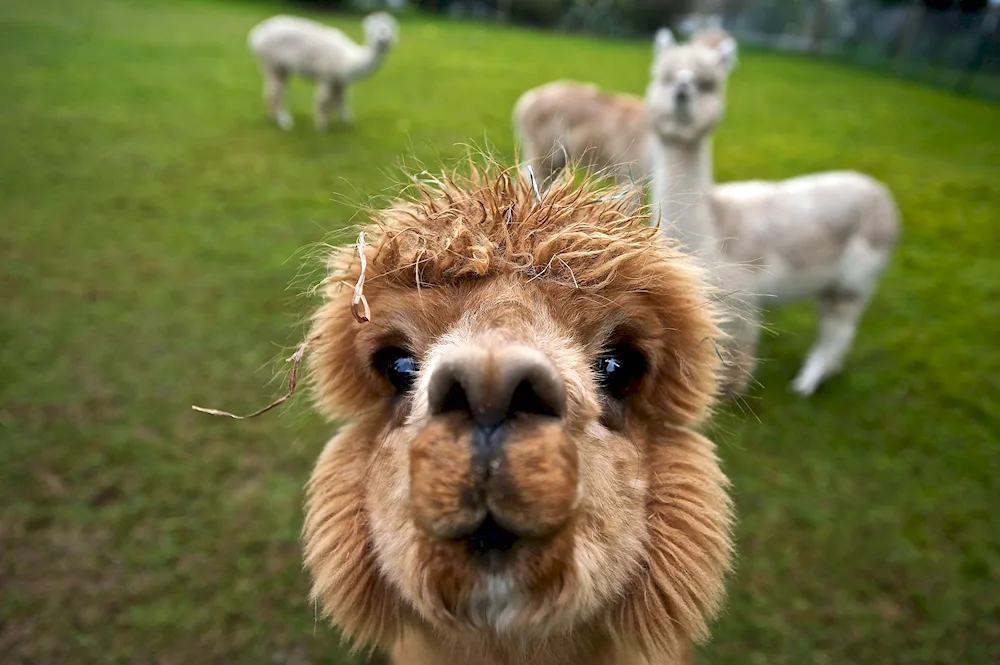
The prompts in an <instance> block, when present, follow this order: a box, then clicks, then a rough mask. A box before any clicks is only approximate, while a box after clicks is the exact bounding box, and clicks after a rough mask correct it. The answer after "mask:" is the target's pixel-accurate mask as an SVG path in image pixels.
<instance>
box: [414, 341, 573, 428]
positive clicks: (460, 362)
mask: <svg viewBox="0 0 1000 665" xmlns="http://www.w3.org/2000/svg"><path fill="white" fill-rule="evenodd" d="M428 406H429V410H430V414H431V415H435V416H436V415H442V414H446V413H465V414H468V415H469V416H470V417H471V419H472V420H473V422H475V423H476V425H477V427H480V428H485V429H487V430H489V431H490V432H492V431H493V430H494V429H496V427H497V426H498V425H499V424H500V423H501V422H503V421H504V420H507V419H509V418H513V417H516V416H518V415H535V416H547V417H552V418H562V417H563V415H564V412H565V408H566V396H565V390H564V388H563V381H562V377H561V376H560V375H559V373H558V372H557V371H556V369H555V367H553V366H552V363H551V362H550V361H549V360H548V358H546V357H545V356H544V355H543V354H541V353H539V352H538V351H535V350H533V349H525V348H520V347H514V348H508V349H503V350H501V351H499V352H495V353H492V354H487V353H485V352H482V351H478V350H469V351H461V352H457V353H456V354H455V355H454V356H452V357H450V358H448V359H447V360H446V361H444V362H442V363H441V365H440V366H439V367H437V368H436V369H435V370H434V371H433V372H432V373H431V377H430V384H429V389H428Z"/></svg>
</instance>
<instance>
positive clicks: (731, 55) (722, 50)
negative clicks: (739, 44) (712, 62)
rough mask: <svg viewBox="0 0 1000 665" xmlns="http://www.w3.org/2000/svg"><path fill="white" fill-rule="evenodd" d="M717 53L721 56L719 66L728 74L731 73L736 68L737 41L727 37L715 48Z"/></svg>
mask: <svg viewBox="0 0 1000 665" xmlns="http://www.w3.org/2000/svg"><path fill="white" fill-rule="evenodd" d="M715 52H716V53H718V54H719V64H721V65H722V67H723V68H724V69H725V70H726V73H727V74H728V73H729V72H731V71H732V70H733V67H735V66H736V40H735V39H733V38H732V37H728V36H727V37H726V38H725V39H723V40H722V41H721V42H719V44H718V46H716V47H715Z"/></svg>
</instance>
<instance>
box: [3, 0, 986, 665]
mask: <svg viewBox="0 0 1000 665" xmlns="http://www.w3.org/2000/svg"><path fill="white" fill-rule="evenodd" d="M280 9H285V8H284V7H282V6H280V5H278V4H274V5H269V4H267V3H259V2H258V3H245V4H240V3H224V2H208V1H206V2H195V1H191V0H176V1H172V0H171V1H168V0H144V1H143V2H128V1H126V0H88V2H59V1H58V0H32V1H31V2H17V1H16V0H0V67H2V70H3V76H0V250H2V263H0V293H2V297H3V301H2V302H3V310H2V317H0V437H2V438H0V474H2V476H0V661H3V662H4V663H22V662H23V663H29V662H30V663H154V662H155V663H164V664H168V663H221V662H226V663H348V662H355V661H352V660H351V659H350V658H348V657H347V656H345V655H343V654H342V652H341V651H340V649H339V647H338V638H337V636H336V634H335V632H334V631H332V630H331V629H329V628H328V627H327V625H326V624H325V623H324V621H323V620H322V618H318V617H317V614H316V612H315V609H314V608H313V607H311V606H310V604H309V602H308V600H307V595H308V581H307V578H306V576H305V574H304V573H303V572H302V571H301V563H300V561H301V559H300V547H299V543H298V534H299V528H300V524H301V519H302V518H301V503H302V486H303V483H304V482H305V480H306V478H307V476H308V473H309V471H310V467H311V465H312V463H313V461H314V459H315V458H316V456H317V454H318V453H319V451H320V449H321V447H322V446H323V444H324V442H325V441H326V440H327V439H328V438H329V436H330V435H331V434H332V432H333V431H334V426H332V425H330V424H326V423H323V422H321V421H320V420H319V419H318V418H317V417H316V416H314V415H312V413H311V411H310V409H309V404H308V400H307V398H306V397H305V395H304V394H300V395H298V396H297V397H296V398H295V400H293V402H292V403H291V405H290V406H288V407H287V408H283V409H282V410H280V411H278V412H272V413H271V414H269V415H267V416H264V417H261V418H259V419H256V420H252V421H246V422H235V421H232V420H227V419H216V418H212V417H210V416H205V415H200V414H197V413H194V412H192V411H191V410H190V405H191V404H202V405H207V406H214V407H221V408H226V409H232V410H236V411H241V412H247V411H251V410H253V409H255V408H257V407H259V406H261V405H263V404H265V403H266V402H267V401H269V400H270V399H271V398H273V397H274V396H276V395H278V394H280V392H281V390H282V385H281V383H280V381H281V378H282V376H283V375H282V374H281V373H280V372H279V371H278V369H279V368H280V359H281V358H282V357H283V356H284V355H287V352H286V351H287V349H289V348H292V347H294V345H295V344H296V343H297V342H298V340H299V339H300V335H301V333H302V321H303V318H304V316H305V315H306V314H307V313H308V311H309V307H310V304H311V301H310V300H309V298H308V297H306V296H304V295H303V293H304V291H305V289H306V287H307V286H308V284H309V283H311V280H312V279H313V278H315V276H316V275H318V274H319V271H318V267H317V266H316V265H315V261H314V260H313V259H312V258H310V257H311V252H312V250H313V249H314V248H315V244H316V243H317V242H319V241H321V240H322V239H323V238H324V237H326V236H327V234H328V233H329V232H331V231H336V230H337V229H343V228H344V227H345V226H346V225H347V224H348V223H349V221H350V219H351V217H352V215H353V214H354V211H353V208H352V206H351V205H350V201H364V200H365V199H366V197H367V196H369V195H372V194H376V193H379V192H381V191H383V190H384V189H385V188H386V187H389V186H391V185H392V183H393V180H394V178H395V177H396V176H394V175H393V174H392V168H393V166H394V165H395V164H397V163H398V162H399V160H400V158H402V157H405V156H408V155H409V156H416V157H418V158H421V159H423V160H424V161H426V162H428V163H431V164H434V163H435V162H436V160H438V159H439V158H440V159H444V160H446V161H447V160H450V159H453V158H456V157H458V156H459V155H461V154H463V151H464V148H463V146H462V145H461V144H462V143H466V142H477V143H483V142H484V141H488V142H489V143H490V144H491V145H493V146H494V147H495V148H496V150H497V151H498V153H499V154H500V155H502V156H504V157H510V156H511V155H512V154H513V145H512V137H511V131H510V123H509V116H510V109H511V106H512V104H513V102H514V100H515V99H516V98H517V96H518V95H519V94H520V93H521V92H522V91H523V90H525V89H527V88H529V87H531V86H533V85H536V84H538V83H542V82H544V81H547V80H551V79H554V78H562V77H571V78H577V79H583V80H592V81H595V82H597V83H599V84H601V85H604V86H608V87H611V88H616V89H621V90H628V91H633V92H640V91H641V90H642V89H643V87H644V83H645V79H646V75H647V70H648V58H649V47H648V45H647V44H645V43H634V42H632V43H627V42H610V41H597V40H592V39H586V38H574V37H567V36H558V35H547V34H542V33H537V32H531V31H525V30H519V29H512V28H510V29H508V28H500V27H494V26H483V25H474V24H465V23H451V22H446V21H437V20H432V19H430V18H421V17H407V18H405V19H404V20H403V24H402V40H401V43H400V45H399V47H398V50H397V51H396V52H394V53H393V54H392V56H391V58H390V59H389V60H388V62H387V64H386V66H385V68H384V69H383V70H382V71H381V72H379V73H378V74H377V75H376V76H375V77H373V78H372V79H370V80H367V81H365V82H362V83H360V84H358V85H357V86H356V87H355V88H354V89H352V91H351V95H352V99H351V104H352V107H353V109H354V111H355V113H356V116H357V125H356V126H355V127H353V128H350V129H339V128H337V129H334V130H333V131H331V132H330V133H328V134H326V135H317V134H315V133H314V132H313V131H312V128H311V125H310V122H309V117H308V110H309V107H310V94H311V90H310V89H309V87H307V86H305V85H303V84H301V83H299V84H297V85H295V86H294V87H293V94H292V102H291V103H292V107H293V110H294V112H295V114H296V118H297V120H298V123H299V124H298V127H297V128H296V130H295V131H294V132H292V133H282V132H280V131H278V130H277V129H275V128H274V127H273V126H271V125H269V124H268V123H267V122H266V121H265V119H264V117H263V112H262V108H261V104H260V99H259V78H258V74H257V71H256V68H255V66H254V64H253V62H252V61H251V59H250V57H249V55H248V54H247V52H246V47H245V41H244V40H245V35H246V32H247V30H248V29H249V28H250V26H252V25H253V24H254V23H255V22H256V21H258V20H260V19H261V18H263V17H265V16H266V15H268V14H270V13H273V12H275V11H278V10H280ZM323 19H324V20H328V21H330V22H331V23H335V24H337V25H340V26H343V27H344V28H345V29H346V30H348V32H350V33H351V34H352V35H354V36H356V37H359V36H360V30H359V20H358V17H350V16H325V17H323ZM730 90H731V92H730V105H731V108H730V112H729V114H728V117H727V119H726V120H725V123H724V124H723V126H722V128H721V130H720V131H719V133H718V137H717V141H716V162H717V171H718V176H719V179H720V180H730V179H741V178H758V177H785V176H791V175H795V174H799V173H803V172H808V171H813V170H822V169H831V168H858V169H862V170H864V171H867V172H869V173H871V174H873V175H875V176H877V177H880V178H882V179H884V180H885V181H886V182H887V183H888V184H889V185H890V186H891V187H892V189H893V190H894V191H895V193H896V194H897V196H898V199H899V202H900V204H901V207H902V210H903V214H904V218H905V227H906V230H905V237H904V239H903V242H902V245H901V246H900V248H899V251H898V253H897V255H896V256H895V259H894V262H893V264H892V267H891V268H890V270H889V271H888V273H887V274H886V276H885V278H884V281H883V283H882V287H881V290H880V292H879V294H878V297H877V298H876V299H875V301H874V302H873V304H872V306H871V309H870V311H869V312H868V315H867V317H866V318H865V320H864V325H863V326H862V329H861V331H860V335H859V339H858V341H857V345H856V347H855V349H854V351H853V353H852V354H851V356H850V359H849V362H848V365H847V368H846V373H845V374H844V375H843V376H841V377H839V378H837V379H835V380H833V381H831V382H830V383H829V384H828V385H826V386H825V387H824V388H823V389H822V390H821V392H820V393H819V394H817V395H816V396H815V397H814V398H813V399H811V400H808V401H804V400H800V399H796V398H794V397H793V396H792V395H791V394H790V393H788V392H787V390H786V385H787V382H788V381H789V380H790V379H791V377H792V375H793V373H794V371H795V370H796V369H797V366H798V363H799V362H800V360H801V358H802V357H803V356H804V354H805V352H806V350H807V348H808V346H809V344H810V342H811V339H812V335H813V328H812V325H813V317H812V313H811V310H810V308H809V306H808V304H802V305H800V306H793V307H788V308H785V309H783V310H781V311H779V312H774V313H772V314H770V315H769V316H768V322H769V326H770V329H771V330H772V331H773V333H774V334H769V335H767V336H766V337H765V341H764V344H763V347H762V349H761V354H762V356H763V357H764V359H765V361H766V362H765V363H764V364H763V365H762V367H761V370H760V373H759V376H758V379H759V381H760V383H761V387H760V388H759V389H757V390H756V391H755V392H754V393H753V394H752V395H751V396H750V397H749V399H748V400H747V404H746V405H743V406H742V407H741V408H730V409H726V410H724V411H723V412H722V413H721V414H720V416H719V417H718V418H717V420H716V421H715V423H714V424H713V425H711V426H710V428H709V430H710V432H711V434H712V435H713V436H714V438H715V439H716V440H717V441H718V442H719V444H720V448H721V454H722V457H723V458H724V463H725V466H726V469H727V470H728V472H729V474H730V475H731V477H732V480H733V488H734V492H735V495H736V498H737V502H738V507H739V514H740V523H739V528H738V532H737V535H738V541H739V542H738V547H739V554H740V558H739V562H738V567H737V570H736V573H735V574H734V575H733V577H732V579H731V582H730V587H729V588H730V601H729V604H728V607H727V610H726V613H725V615H724V616H723V617H722V618H721V619H720V620H719V621H718V622H717V624H716V625H715V630H714V639H713V641H712V642H711V643H710V644H709V645H708V646H706V647H705V649H704V654H703V655H704V662H713V663H732V664H734V665H735V664H737V663H739V664H745V663H788V664H792V663H794V664H802V663H816V664H822V663H831V664H832V663H880V664H882V665H886V664H891V663H899V664H907V665H914V664H923V663H926V664H931V663H941V664H945V663H947V664H958V663H968V664H979V663H982V664H984V665H985V664H992V663H997V662H1000V433H998V430H1000V378H998V377H1000V354H998V351H997V342H998V340H1000V305H998V301H1000V261H998V258H997V257H998V254H1000V242H998V233H997V230H996V227H997V224H998V222H1000V219H998V212H997V211H998V210H1000V180H998V178H997V174H998V173H1000V148H998V135H997V127H1000V108H998V107H996V106H991V105H988V104H986V103H981V102H976V101H970V100H968V99H962V98H958V97H954V96H951V95H948V94H943V93H940V92H935V91H930V90H925V89H922V88H919V87H915V86H912V85H908V84H904V83H900V82H896V81H893V80H890V79H887V78H881V77H878V76H875V75H871V74H869V73H863V72H860V71H858V70H852V69H846V68H842V67H839V66H836V65H832V64H828V63H820V62H810V61H805V60H799V59H795V58H790V57H782V56H773V55H761V54H755V53H746V54H744V55H743V56H742V58H741V64H740V66H739V68H738V69H737V70H736V71H735V72H734V74H733V77H732V84H731V89H730Z"/></svg>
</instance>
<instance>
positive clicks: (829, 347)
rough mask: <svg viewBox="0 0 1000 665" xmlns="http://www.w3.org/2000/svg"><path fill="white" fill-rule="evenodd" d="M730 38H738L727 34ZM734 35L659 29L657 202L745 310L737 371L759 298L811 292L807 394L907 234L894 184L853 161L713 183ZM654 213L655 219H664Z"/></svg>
mask: <svg viewBox="0 0 1000 665" xmlns="http://www.w3.org/2000/svg"><path fill="white" fill-rule="evenodd" d="M730 41H731V40H730ZM734 54H735V44H734V43H733V44H726V43H724V42H720V44H719V45H717V46H715V47H713V46H711V45H708V44H704V43H701V44H692V43H688V44H684V45H678V44H676V43H674V42H673V38H672V35H670V33H669V32H661V33H660V34H659V35H658V38H657V48H656V56H655V58H654V63H653V69H652V78H651V81H650V83H649V86H648V88H647V92H646V103H647V112H648V114H649V121H650V126H651V127H652V129H653V134H654V135H655V137H656V140H655V141H653V143H652V145H653V152H652V161H653V205H654V208H655V209H656V213H658V214H659V220H660V221H659V223H660V225H661V227H662V228H663V229H664V230H665V231H666V232H667V233H669V234H671V235H673V236H674V237H676V238H678V239H679V240H681V241H682V242H683V243H684V244H685V245H686V246H687V247H688V248H689V250H690V251H692V252H694V253H696V254H699V255H700V256H702V257H703V258H704V259H705V260H706V261H707V262H708V263H709V264H710V265H712V266H713V267H714V268H715V270H716V273H717V275H718V279H719V281H720V284H721V286H722V287H723V288H724V289H725V290H727V291H729V292H730V293H732V294H733V295H732V297H731V298H730V303H729V304H730V305H731V306H732V307H734V308H736V309H737V310H738V314H739V315H740V317H741V318H738V319H736V320H734V322H732V323H731V325H730V333H731V334H732V337H733V348H732V349H731V350H732V355H733V358H734V360H735V361H736V368H735V369H736V371H737V372H738V373H739V374H740V375H742V379H741V378H740V376H733V377H732V378H733V383H732V385H731V386H730V387H729V391H730V392H735V393H738V392H741V391H742V390H744V389H745V387H746V382H747V381H748V380H749V378H750V375H751V374H752V371H753V368H754V367H755V361H754V356H755V353H756V342H757V336H758V329H759V328H758V325H757V321H756V314H755V312H756V306H758V305H759V306H763V307H766V306H768V305H769V304H770V303H772V302H784V301H787V300H792V299H798V298H804V297H812V298H815V299H816V300H817V301H818V304H819V336H818V339H817V340H816V342H815V344H814V345H813V347H812V349H811V350H810V352H809V355H808V357H807V358H806V361H805V363H804V365H803V366H802V368H801V370H800V371H799V373H798V375H797V376H796V377H795V380H794V381H793V382H792V388H793V389H794V390H795V392H797V393H799V394H800V395H810V394H812V393H813V392H814V391H815V390H816V388H817V387H818V386H819V385H820V383H821V382H822V381H823V380H824V379H826V378H828V377H830V376H832V375H833V374H835V373H836V372H838V371H839V370H840V368H841V366H842V364H843V361H844V357H845V355H846V354H847V352H848V351H849V350H850V347H851V344H852V342H853V340H854V336H855V332H856V330H857V326H858V321H859V320H860V318H861V315H862V314H863V312H864V310H865V307H866V305H867V303H868V301H869V299H870V298H871V296H872V294H873V293H874V291H875V289H876V286H877V283H878V279H879V277H880V275H881V274H882V271H883V270H884V268H885V266H886V264H887V263H888V261H889V258H890V256H891V254H892V250H893V247H894V245H895V243H896V240H897V238H898V236H899V233H900V221H899V211H898V208H897V206H896V203H895V201H894V200H893V197H892V195H891V194H890V192H889V190H888V189H887V188H886V187H885V186H884V185H883V184H882V183H880V182H878V181H877V180H874V179H872V178H871V177H869V176H866V175H863V174H861V173H856V172H853V171H832V172H827V173H818V174H812V175H806V176H801V177H797V178H792V179H789V180H784V181H780V182H766V181H747V182H738V183H731V184H724V185H718V186H716V185H715V184H714V181H713V173H712V132H713V131H714V129H715V127H716V125H717V124H718V122H719V121H720V120H721V118H722V115H723V112H724V108H725V98H724V87H725V83H726V79H727V77H728V74H729V71H730V68H731V66H732V60H733V56H734ZM656 213H654V219H656Z"/></svg>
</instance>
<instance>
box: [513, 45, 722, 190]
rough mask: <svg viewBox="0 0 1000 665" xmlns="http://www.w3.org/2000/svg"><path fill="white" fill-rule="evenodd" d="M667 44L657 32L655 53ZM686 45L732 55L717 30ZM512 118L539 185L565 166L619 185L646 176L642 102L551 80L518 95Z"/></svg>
mask: <svg viewBox="0 0 1000 665" xmlns="http://www.w3.org/2000/svg"><path fill="white" fill-rule="evenodd" d="M672 43H673V36H672V34H671V33H670V32H669V31H667V30H666V29H662V30H660V31H659V32H658V33H657V38H656V40H655V44H656V45H657V46H656V48H657V49H658V48H660V45H661V44H664V45H670V44H672ZM691 43H695V44H698V43H701V44H706V45H708V46H709V47H711V48H715V49H718V50H719V51H720V52H721V51H725V50H727V49H729V50H731V51H732V53H733V55H734V56H735V53H736V42H734V41H733V39H732V38H731V37H730V36H729V35H728V34H727V33H726V32H725V31H723V30H719V29H714V28H713V29H706V30H702V31H700V32H698V33H696V34H695V35H694V36H693V37H692V38H691ZM513 115H514V118H513V122H514V130H515V134H516V135H517V136H518V139H519V143H520V145H521V152H522V154H521V157H522V159H523V160H524V162H525V163H526V164H530V165H531V166H532V168H533V169H534V172H535V175H536V177H537V178H538V180H539V182H540V183H541V184H542V186H544V185H545V183H546V181H547V180H548V179H549V178H551V177H552V175H553V174H554V173H555V172H557V171H558V170H559V169H561V168H563V167H564V166H566V164H567V163H571V162H575V163H579V164H582V165H584V166H586V167H588V168H590V169H592V170H595V171H600V172H602V173H606V174H609V175H613V176H616V177H617V178H618V179H619V181H625V180H626V179H628V178H633V179H635V180H640V179H645V178H648V177H649V176H650V175H651V173H652V170H653V164H652V158H651V149H652V147H651V145H650V142H651V140H652V137H651V136H650V133H649V126H648V123H647V121H646V104H645V101H644V100H643V98H642V97H639V96H637V95H629V94H625V93H615V92H608V91H604V90H601V89H600V88H598V87H597V86H596V85H594V84H592V83H577V82H575V81H553V82H551V83H546V84H544V85H541V86H538V87H537V88H533V89H531V90H528V91H527V92H525V93H524V94H523V95H521V97H520V98H519V99H518V100H517V102H516V103H515V105H514V114H513Z"/></svg>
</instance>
